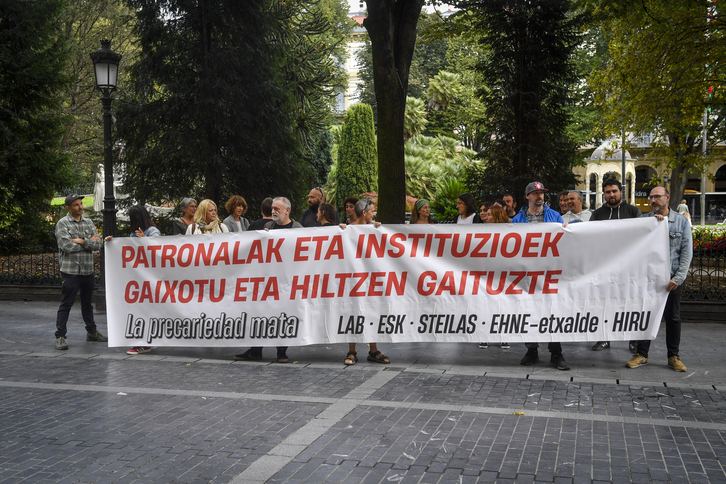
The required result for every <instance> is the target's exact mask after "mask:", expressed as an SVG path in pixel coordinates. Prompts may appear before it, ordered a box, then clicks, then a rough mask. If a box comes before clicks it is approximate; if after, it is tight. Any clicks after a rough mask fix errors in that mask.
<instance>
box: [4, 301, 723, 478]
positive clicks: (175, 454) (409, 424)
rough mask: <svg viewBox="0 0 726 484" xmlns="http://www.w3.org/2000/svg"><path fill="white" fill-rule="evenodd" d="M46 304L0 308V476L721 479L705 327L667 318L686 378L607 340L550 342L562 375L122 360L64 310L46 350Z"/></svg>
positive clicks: (204, 353) (182, 354) (428, 363)
mask: <svg viewBox="0 0 726 484" xmlns="http://www.w3.org/2000/svg"><path fill="white" fill-rule="evenodd" d="M56 309H57V305H56V304H51V303H38V302H33V303H7V302H3V303H0V339H1V340H2V342H3V343H4V344H3V350H2V351H0V395H2V398H1V399H0V482H3V483H5V482H8V483H10V482H33V483H36V482H53V483H72V482H94V483H106V482H109V483H111V482H114V483H126V482H143V483H149V482H154V483H156V482H181V483H197V482H198V483H207V482H214V483H253V484H254V483H262V482H269V483H286V484H297V483H321V482H330V483H391V482H394V483H395V482H401V483H419V482H420V483H434V482H440V483H461V484H464V483H475V482H502V483H505V482H513V483H514V482H516V483H524V482H542V483H545V482H547V483H593V482H636V483H640V482H653V483H660V482H663V483H665V482H672V483H682V482H711V483H718V482H722V483H726V399H725V398H724V397H725V396H726V365H724V363H723V354H724V352H723V348H724V344H725V343H726V326H723V325H716V324H707V323H704V324H687V325H684V326H683V340H682V344H681V356H682V357H683V360H684V363H685V364H686V365H687V366H688V371H687V372H686V373H676V372H673V371H672V370H670V369H668V368H667V367H666V365H665V349H664V348H663V347H664V341H663V340H664V338H663V335H660V336H659V339H658V340H657V341H656V342H655V343H654V345H653V348H652V350H651V358H650V361H649V363H650V364H649V365H648V366H646V367H643V368H636V369H626V368H625V367H624V363H625V361H626V360H627V359H628V358H629V356H630V355H629V353H628V351H627V343H623V342H620V343H613V347H612V348H611V349H610V350H605V351H601V352H593V351H591V350H590V346H591V343H569V344H565V345H564V349H565V355H566V357H567V359H568V362H569V363H570V364H571V365H572V371H569V372H562V371H557V370H556V369H554V368H551V367H549V366H548V365H547V360H548V358H546V357H545V356H546V352H544V353H543V354H541V355H540V356H541V358H542V363H540V364H538V365H535V366H533V367H523V366H521V365H519V359H520V358H521V357H522V356H523V354H524V351H525V350H524V347H523V346H522V345H521V344H513V345H512V349H509V350H504V349H501V348H499V346H498V345H492V346H491V347H490V348H489V349H486V350H483V349H479V348H477V345H475V344H400V345H382V346H385V347H384V348H383V350H384V352H385V353H386V354H387V355H388V356H390V357H391V360H392V361H393V363H392V364H391V365H390V366H387V367H386V366H383V365H377V364H374V363H367V362H365V359H364V358H361V361H360V362H359V363H358V364H357V365H355V366H353V367H345V366H344V365H343V364H342V361H343V357H344V354H345V350H346V347H345V345H334V346H324V345H315V346H309V347H300V348H290V350H289V351H288V354H289V355H290V357H291V358H292V361H294V363H291V364H287V365H283V364H275V363H271V361H272V360H273V358H272V356H273V355H274V350H272V349H267V350H265V353H266V355H265V360H264V361H263V362H233V361H232V358H231V357H232V355H234V354H235V353H236V352H238V351H237V349H231V348H159V349H158V350H155V351H153V352H152V353H149V354H144V355H137V356H128V355H126V353H125V351H126V348H108V347H107V346H106V345H105V344H102V343H93V342H86V341H85V335H84V330H83V326H82V325H81V324H79V323H78V320H79V319H80V317H79V314H78V313H77V312H76V311H77V308H74V311H73V312H72V314H71V321H75V322H74V324H72V325H71V326H70V329H69V335H68V342H69V345H70V349H69V350H68V351H56V350H55V349H54V348H53V342H54V339H53V330H54V325H53V322H52V321H53V320H54V313H55V310H56ZM97 322H98V324H99V327H100V329H101V330H102V331H104V330H105V317H104V316H103V315H98V316H97ZM363 348H364V347H361V348H360V349H361V350H363Z"/></svg>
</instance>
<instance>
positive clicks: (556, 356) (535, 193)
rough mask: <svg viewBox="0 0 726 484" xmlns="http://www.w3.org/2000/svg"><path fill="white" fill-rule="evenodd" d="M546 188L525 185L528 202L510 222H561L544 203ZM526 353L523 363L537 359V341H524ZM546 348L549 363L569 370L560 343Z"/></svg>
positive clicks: (538, 185) (538, 184)
mask: <svg viewBox="0 0 726 484" xmlns="http://www.w3.org/2000/svg"><path fill="white" fill-rule="evenodd" d="M546 191H547V189H546V188H545V187H544V185H543V184H542V183H540V182H532V183H530V184H529V185H527V188H526V190H525V191H524V194H525V197H526V198H527V201H528V202H529V203H528V204H527V205H525V206H524V207H522V210H520V211H519V213H518V214H517V215H516V216H515V217H514V218H513V219H512V223H515V224H517V223H520V224H521V223H524V224H526V223H530V224H533V223H545V222H556V223H560V224H561V223H562V217H561V216H560V214H559V213H557V211H556V210H555V209H553V208H550V207H548V206H547V205H545V203H544V194H545V192H546ZM524 345H525V346H526V347H527V354H525V355H524V358H522V360H521V361H520V363H521V364H523V365H534V364H535V363H537V361H539V354H538V348H539V343H525V344H524ZM547 349H549V350H550V364H551V365H552V366H554V367H556V368H557V369H558V370H569V369H570V366H569V365H568V364H567V362H566V361H565V357H564V356H563V355H562V344H560V343H559V342H556V343H555V342H553V343H549V344H548V345H547Z"/></svg>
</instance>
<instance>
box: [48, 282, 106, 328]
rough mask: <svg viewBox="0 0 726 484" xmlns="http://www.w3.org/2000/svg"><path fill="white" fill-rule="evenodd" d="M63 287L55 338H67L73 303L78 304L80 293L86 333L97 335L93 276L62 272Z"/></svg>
mask: <svg viewBox="0 0 726 484" xmlns="http://www.w3.org/2000/svg"><path fill="white" fill-rule="evenodd" d="M61 280H62V281H63V286H62V288H61V303H60V307H59V308H58V314H57V315H56V318H55V337H56V338H65V337H66V324H67V323H68V314H69V313H70V312H71V308H72V307H73V303H75V302H76V296H77V295H78V291H80V292H81V315H82V316H83V322H84V323H86V331H87V332H89V333H91V334H95V333H96V321H95V320H94V319H93V304H92V303H93V286H94V284H95V281H94V276H93V274H89V275H87V276H74V275H72V274H66V273H65V272H61Z"/></svg>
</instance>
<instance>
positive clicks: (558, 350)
mask: <svg viewBox="0 0 726 484" xmlns="http://www.w3.org/2000/svg"><path fill="white" fill-rule="evenodd" d="M524 346H526V347H527V350H536V349H537V348H539V343H524ZM547 349H548V350H550V353H552V354H553V355H557V354H562V344H560V343H548V344H547Z"/></svg>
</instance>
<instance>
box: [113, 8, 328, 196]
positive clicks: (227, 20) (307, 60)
mask: <svg viewBox="0 0 726 484" xmlns="http://www.w3.org/2000/svg"><path fill="white" fill-rule="evenodd" d="M128 3H129V5H130V6H131V7H132V8H134V9H135V11H136V12H137V29H136V32H137V35H138V37H139V44H140V47H141V55H140V56H139V60H138V62H136V63H135V64H134V65H133V66H132V67H131V74H132V77H133V80H134V85H133V96H132V97H129V98H128V99H126V100H125V102H124V103H122V105H121V108H120V109H119V111H120V112H119V116H118V125H119V127H118V131H119V138H120V139H122V140H123V163H124V166H125V177H124V187H125V189H126V190H127V191H128V192H129V193H131V195H132V196H133V198H135V199H137V200H139V201H155V202H163V201H167V200H175V199H179V198H181V197H183V196H188V195H195V196H198V197H200V196H201V197H204V198H210V199H212V200H215V201H217V202H221V201H224V200H225V199H226V197H228V196H229V195H231V194H234V193H239V194H242V195H244V196H245V198H246V199H247V201H248V203H250V205H251V206H256V205H257V204H259V202H260V201H261V200H262V199H263V198H264V197H266V196H269V195H270V194H281V195H286V196H288V197H289V198H290V199H291V200H293V201H294V200H296V199H299V198H300V194H301V193H303V192H305V191H306V187H305V185H304V184H303V183H300V181H301V180H307V178H308V176H307V175H308V174H309V170H308V169H307V167H306V166H305V159H306V157H307V156H309V153H310V151H309V150H310V148H311V147H312V146H313V143H314V139H315V137H316V135H317V134H318V133H320V132H321V131H322V130H323V129H325V128H326V127H327V125H326V121H327V118H328V114H329V112H330V102H331V98H332V96H333V94H334V90H335V89H336V87H337V86H338V85H339V82H340V81H339V80H338V79H337V78H336V72H337V71H336V68H335V66H334V62H335V61H334V56H333V54H334V52H335V49H336V48H337V47H338V46H337V45H334V44H332V43H330V42H329V41H328V40H329V39H327V38H326V37H325V36H326V34H327V33H329V32H330V29H331V23H330V22H329V21H328V20H326V17H325V15H323V13H322V12H321V11H320V10H319V8H318V5H317V4H316V3H315V2H285V1H282V0H250V1H245V2H238V1H235V0H201V1H195V0H183V1H171V0H168V1H163V2H162V1H156V0H128Z"/></svg>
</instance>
